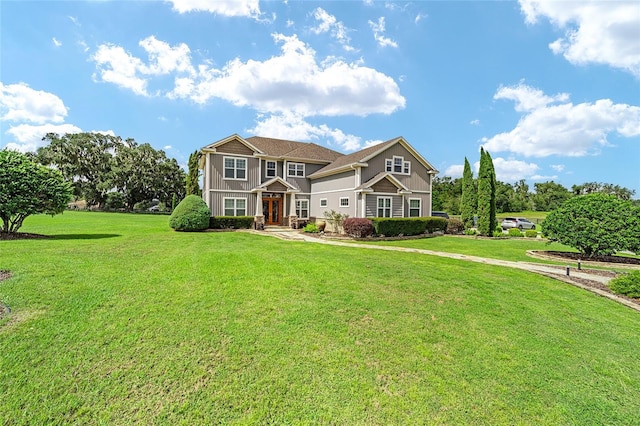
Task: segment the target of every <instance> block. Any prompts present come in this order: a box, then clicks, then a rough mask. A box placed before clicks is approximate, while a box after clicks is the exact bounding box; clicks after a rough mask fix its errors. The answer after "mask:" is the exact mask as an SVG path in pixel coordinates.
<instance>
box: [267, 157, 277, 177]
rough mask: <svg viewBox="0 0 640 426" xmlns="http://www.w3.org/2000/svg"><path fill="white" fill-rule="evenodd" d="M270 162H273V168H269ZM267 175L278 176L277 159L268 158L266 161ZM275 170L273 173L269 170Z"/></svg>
mask: <svg viewBox="0 0 640 426" xmlns="http://www.w3.org/2000/svg"><path fill="white" fill-rule="evenodd" d="M269 163H273V169H271V168H269ZM264 167H265V170H266V171H265V176H266V177H276V176H278V163H277V162H276V161H273V160H266V161H265V165H264ZM271 170H273V175H270V174H269V172H270V171H271Z"/></svg>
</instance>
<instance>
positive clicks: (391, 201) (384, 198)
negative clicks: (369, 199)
mask: <svg viewBox="0 0 640 426" xmlns="http://www.w3.org/2000/svg"><path fill="white" fill-rule="evenodd" d="M380 200H389V216H384V215H383V216H379V215H378V214H379V213H380V208H381V207H380ZM382 209H383V210H386V209H387V207H382ZM376 217H393V197H376Z"/></svg>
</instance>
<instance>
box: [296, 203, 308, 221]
mask: <svg viewBox="0 0 640 426" xmlns="http://www.w3.org/2000/svg"><path fill="white" fill-rule="evenodd" d="M303 203H305V204H306V205H307V207H306V208H304V209H303V208H302V204H303ZM302 210H306V211H307V215H306V216H302V215H301V214H300V213H301V212H302ZM296 216H298V219H309V200H307V199H302V200H296Z"/></svg>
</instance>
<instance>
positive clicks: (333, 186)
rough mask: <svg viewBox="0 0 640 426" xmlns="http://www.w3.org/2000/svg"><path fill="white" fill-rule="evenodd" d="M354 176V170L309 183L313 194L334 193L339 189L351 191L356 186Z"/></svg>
mask: <svg viewBox="0 0 640 426" xmlns="http://www.w3.org/2000/svg"><path fill="white" fill-rule="evenodd" d="M355 176H356V172H355V170H349V171H347V172H343V173H338V174H335V175H331V176H325V177H322V178H319V179H314V180H313V181H311V190H312V191H313V192H314V193H318V192H323V191H335V190H340V189H350V190H353V189H354V188H355V186H356V185H355V183H356V177H355Z"/></svg>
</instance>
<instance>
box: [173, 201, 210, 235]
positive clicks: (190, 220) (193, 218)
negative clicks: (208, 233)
mask: <svg viewBox="0 0 640 426" xmlns="http://www.w3.org/2000/svg"><path fill="white" fill-rule="evenodd" d="M210 216H211V212H210V211H209V207H207V205H206V204H205V202H204V200H203V199H202V198H200V197H199V196H197V195H187V196H186V197H185V199H184V200H182V201H180V203H179V204H178V205H177V206H176V208H175V210H174V211H173V213H171V217H169V226H170V227H171V228H173V229H175V230H176V231H202V230H204V229H207V228H208V227H209V217H210Z"/></svg>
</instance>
